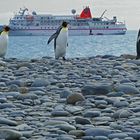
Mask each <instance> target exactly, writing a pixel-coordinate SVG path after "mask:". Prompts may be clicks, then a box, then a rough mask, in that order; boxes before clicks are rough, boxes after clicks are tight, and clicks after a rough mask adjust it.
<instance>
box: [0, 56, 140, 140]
mask: <svg viewBox="0 0 140 140" xmlns="http://www.w3.org/2000/svg"><path fill="white" fill-rule="evenodd" d="M0 140H140V60H135V59H134V57H132V56H129V55H122V56H119V57H117V56H109V55H104V56H96V57H89V58H71V59H67V60H66V61H63V60H55V59H54V58H49V57H43V58H42V59H31V60H18V59H16V58H7V59H1V60H0Z"/></svg>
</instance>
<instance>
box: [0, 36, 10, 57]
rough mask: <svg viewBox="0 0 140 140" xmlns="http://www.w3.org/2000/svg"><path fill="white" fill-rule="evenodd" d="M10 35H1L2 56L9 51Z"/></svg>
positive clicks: (0, 48) (0, 49)
mask: <svg viewBox="0 0 140 140" xmlns="http://www.w3.org/2000/svg"><path fill="white" fill-rule="evenodd" d="M7 44H8V36H0V57H4V56H5V54H6V52H7Z"/></svg>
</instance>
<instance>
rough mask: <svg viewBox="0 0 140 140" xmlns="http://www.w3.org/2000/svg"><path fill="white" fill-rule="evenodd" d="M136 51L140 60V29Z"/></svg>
mask: <svg viewBox="0 0 140 140" xmlns="http://www.w3.org/2000/svg"><path fill="white" fill-rule="evenodd" d="M136 51H137V56H136V59H140V29H139V32H138V37H137V43H136Z"/></svg>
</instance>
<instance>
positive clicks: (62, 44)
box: [55, 32, 68, 58]
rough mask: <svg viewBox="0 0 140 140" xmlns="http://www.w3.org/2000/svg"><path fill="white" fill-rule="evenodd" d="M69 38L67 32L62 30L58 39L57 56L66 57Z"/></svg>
mask: <svg viewBox="0 0 140 140" xmlns="http://www.w3.org/2000/svg"><path fill="white" fill-rule="evenodd" d="M67 38H68V33H67V32H60V34H59V36H58V37H57V39H56V49H55V58H59V57H65V55H66V47H67Z"/></svg>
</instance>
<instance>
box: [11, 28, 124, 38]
mask: <svg viewBox="0 0 140 140" xmlns="http://www.w3.org/2000/svg"><path fill="white" fill-rule="evenodd" d="M54 32H55V30H45V29H44V30H41V29H40V30H39V29H33V30H14V31H10V34H9V35H10V36H50V35H52V34H53V33H54ZM125 33H126V30H125V29H110V30H101V29H91V30H88V29H83V30H69V35H70V36H88V35H123V34H125Z"/></svg>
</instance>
